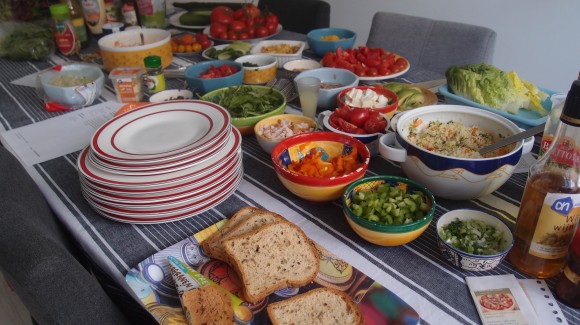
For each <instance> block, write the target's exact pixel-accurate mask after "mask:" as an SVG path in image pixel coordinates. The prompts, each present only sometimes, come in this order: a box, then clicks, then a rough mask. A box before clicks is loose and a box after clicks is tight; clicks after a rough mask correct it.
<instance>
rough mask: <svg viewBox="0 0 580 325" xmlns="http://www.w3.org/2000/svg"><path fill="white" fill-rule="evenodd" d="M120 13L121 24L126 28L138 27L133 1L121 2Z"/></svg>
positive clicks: (125, 0)
mask: <svg viewBox="0 0 580 325" xmlns="http://www.w3.org/2000/svg"><path fill="white" fill-rule="evenodd" d="M121 11H122V12H123V22H124V23H125V26H126V27H128V26H137V25H139V21H138V19H137V6H136V5H135V0H123V6H122V7H121Z"/></svg>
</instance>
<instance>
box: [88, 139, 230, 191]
mask: <svg viewBox="0 0 580 325" xmlns="http://www.w3.org/2000/svg"><path fill="white" fill-rule="evenodd" d="M89 150H90V147H87V148H85V149H84V150H83V151H82V152H81V154H80V156H79V158H78V160H77V166H78V169H79V172H80V173H81V175H82V176H83V177H85V178H87V179H89V180H90V181H92V182H95V183H98V184H103V185H107V186H112V187H117V188H119V187H121V188H155V187H156V186H159V185H161V186H165V185H169V184H176V183H183V182H187V181H188V180H191V179H194V178H197V177H199V176H202V175H206V174H207V173H210V172H211V171H212V170H215V169H216V168H219V167H222V166H223V165H224V164H225V163H226V162H227V160H228V159H232V158H236V157H235V156H236V155H240V152H241V135H240V132H239V131H238V130H237V129H236V128H232V129H231V135H230V137H229V139H228V142H227V143H226V145H225V147H224V148H222V150H220V152H218V153H217V154H215V155H213V156H212V157H211V158H210V159H208V160H206V161H204V162H202V163H200V164H196V165H194V166H192V167H189V168H185V169H182V170H178V171H174V172H170V173H166V174H160V175H148V176H132V175H121V174H115V173H110V172H107V171H104V170H102V169H100V168H98V166H95V165H94V164H93V163H92V162H91V161H90V159H89V158H88V151H89Z"/></svg>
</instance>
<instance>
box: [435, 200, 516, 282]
mask: <svg viewBox="0 0 580 325" xmlns="http://www.w3.org/2000/svg"><path fill="white" fill-rule="evenodd" d="M457 218H458V219H459V220H464V221H465V220H472V219H475V220H481V221H483V222H485V223H486V224H488V225H490V226H494V227H495V229H497V230H499V231H501V232H502V234H503V246H502V248H503V250H502V251H501V252H499V253H497V254H494V255H475V254H470V253H466V252H463V251H461V250H459V249H457V248H455V247H453V246H451V245H450V244H448V243H447V242H445V240H444V239H443V238H442V237H441V229H442V228H443V227H445V225H447V224H449V223H450V222H452V221H454V220H455V219H457ZM437 243H438V244H439V249H440V250H441V253H442V254H443V257H445V259H446V260H447V261H449V263H451V264H453V265H454V266H456V267H459V268H461V269H464V270H468V271H489V270H491V269H493V268H494V267H496V266H498V265H499V263H500V262H501V261H502V260H503V259H504V258H505V257H506V256H507V254H508V252H509V251H510V249H511V248H512V246H513V245H514V236H513V234H512V232H511V230H510V229H509V228H508V226H507V225H506V224H505V223H504V222H503V221H501V220H500V219H498V218H496V217H494V216H492V215H490V214H487V213H485V212H482V211H477V210H470V209H459V210H453V211H449V212H447V213H445V214H444V215H442V216H441V217H440V218H439V220H437Z"/></svg>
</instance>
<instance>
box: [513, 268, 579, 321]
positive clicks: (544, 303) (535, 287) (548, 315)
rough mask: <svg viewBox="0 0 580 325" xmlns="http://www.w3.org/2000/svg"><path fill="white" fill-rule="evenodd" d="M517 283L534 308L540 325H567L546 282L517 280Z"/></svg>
mask: <svg viewBox="0 0 580 325" xmlns="http://www.w3.org/2000/svg"><path fill="white" fill-rule="evenodd" d="M518 282H519V283H520V285H521V286H522V288H523V289H524V292H525V293H526V295H527V296H528V298H529V299H530V302H531V303H532V305H533V306H534V309H535V310H536V314H537V315H538V318H539V319H540V323H541V324H561V325H568V321H567V320H566V317H564V314H562V310H561V309H560V306H559V305H558V302H557V301H556V299H555V298H554V296H553V295H552V292H551V291H550V289H549V288H548V285H547V284H546V281H544V280H539V279H519V280H518Z"/></svg>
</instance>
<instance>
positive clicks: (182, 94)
mask: <svg viewBox="0 0 580 325" xmlns="http://www.w3.org/2000/svg"><path fill="white" fill-rule="evenodd" d="M192 98H193V93H192V92H191V91H190V90H187V89H168V90H164V91H160V92H158V93H156V94H154V95H153V96H151V97H149V101H150V102H151V103H160V102H166V101H170V100H184V99H192Z"/></svg>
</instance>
